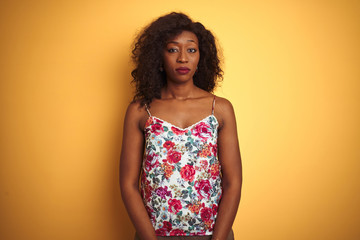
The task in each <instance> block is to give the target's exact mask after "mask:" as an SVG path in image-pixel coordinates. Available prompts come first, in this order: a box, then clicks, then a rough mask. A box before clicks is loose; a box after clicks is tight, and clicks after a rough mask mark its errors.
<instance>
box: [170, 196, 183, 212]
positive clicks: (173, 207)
mask: <svg viewBox="0 0 360 240" xmlns="http://www.w3.org/2000/svg"><path fill="white" fill-rule="evenodd" d="M168 204H169V212H172V213H175V214H177V213H178V212H179V211H180V209H182V206H181V202H180V201H179V200H177V199H169V201H168Z"/></svg>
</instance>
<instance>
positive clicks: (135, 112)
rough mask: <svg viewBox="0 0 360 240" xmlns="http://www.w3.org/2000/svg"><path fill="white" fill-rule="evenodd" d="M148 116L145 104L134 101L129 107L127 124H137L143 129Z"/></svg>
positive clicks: (126, 116) (126, 118) (126, 117)
mask: <svg viewBox="0 0 360 240" xmlns="http://www.w3.org/2000/svg"><path fill="white" fill-rule="evenodd" d="M147 117H148V114H147V111H146V108H145V106H141V104H140V102H139V101H134V102H131V103H130V104H129V106H128V107H127V110H126V115H125V124H128V125H129V124H136V125H137V126H138V127H139V128H140V129H143V125H145V122H146V119H147Z"/></svg>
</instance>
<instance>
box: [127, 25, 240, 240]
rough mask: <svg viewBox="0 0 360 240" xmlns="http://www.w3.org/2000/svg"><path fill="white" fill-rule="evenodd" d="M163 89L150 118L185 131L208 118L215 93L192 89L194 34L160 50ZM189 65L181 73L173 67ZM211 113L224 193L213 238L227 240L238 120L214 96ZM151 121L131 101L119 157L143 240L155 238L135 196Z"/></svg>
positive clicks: (234, 194)
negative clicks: (215, 125) (216, 127)
mask: <svg viewBox="0 0 360 240" xmlns="http://www.w3.org/2000/svg"><path fill="white" fill-rule="evenodd" d="M163 56H164V70H165V72H166V75H167V85H166V87H164V88H163V89H162V91H161V99H153V101H152V103H151V108H150V111H151V114H152V115H154V116H156V117H158V118H161V119H163V120H165V121H167V122H170V123H172V124H173V125H175V126H177V127H180V128H186V127H188V126H191V125H192V124H194V123H196V122H198V121H200V120H202V119H204V118H205V117H207V116H209V115H210V114H211V108H212V101H213V97H214V95H212V94H211V93H208V92H206V91H204V90H202V89H200V88H198V87H196V86H195V85H194V82H193V75H194V74H195V72H196V66H197V64H198V62H199V58H200V54H199V48H198V39H197V37H196V35H195V34H194V33H192V32H188V31H183V32H182V33H181V34H180V35H178V36H176V37H174V38H173V39H170V40H169V41H168V43H167V46H166V47H165V49H164V52H163ZM179 67H187V68H188V69H189V70H190V71H189V72H188V73H186V74H180V73H179V72H178V71H176V69H178V68H179ZM214 115H215V117H216V118H217V120H218V122H219V132H218V156H219V160H220V163H221V167H222V187H223V195H222V199H221V202H220V204H219V208H218V216H217V220H216V223H215V227H214V232H213V236H212V240H225V239H226V238H227V236H228V234H229V232H230V231H231V227H232V224H233V221H234V219H235V215H236V212H237V208H238V205H239V201H240V195H241V185H242V167H241V158H240V150H239V143H238V137H237V131H236V120H235V114H234V110H233V107H232V105H231V103H230V102H229V101H228V100H226V99H224V98H220V97H216V104H215V109H214ZM148 118H149V116H148V113H147V112H146V110H145V108H144V107H140V104H139V103H138V102H134V103H131V104H130V105H129V107H128V109H127V112H126V116H125V121H124V133H123V145H122V152H121V159H120V185H121V194H122V198H123V201H124V203H125V207H126V209H127V211H128V213H129V216H130V218H131V220H132V222H133V224H134V226H135V228H136V231H137V233H138V235H139V237H140V239H142V240H156V239H157V238H156V235H155V230H154V228H153V226H152V224H151V222H150V219H149V217H148V214H147V212H146V209H145V207H144V204H143V201H142V198H141V195H140V192H139V177H140V172H141V164H142V157H143V152H144V143H145V142H144V132H143V131H144V126H145V123H146V121H147V119H148Z"/></svg>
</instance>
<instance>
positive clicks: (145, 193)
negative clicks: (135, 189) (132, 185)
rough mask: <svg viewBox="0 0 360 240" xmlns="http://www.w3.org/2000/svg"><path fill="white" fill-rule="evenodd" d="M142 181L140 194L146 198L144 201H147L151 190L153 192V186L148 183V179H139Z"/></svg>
mask: <svg viewBox="0 0 360 240" xmlns="http://www.w3.org/2000/svg"><path fill="white" fill-rule="evenodd" d="M141 182H142V188H141V189H142V191H141V194H142V197H143V198H144V199H145V200H146V201H149V200H150V198H151V195H152V192H153V188H152V186H151V185H150V181H149V180H146V181H145V180H141Z"/></svg>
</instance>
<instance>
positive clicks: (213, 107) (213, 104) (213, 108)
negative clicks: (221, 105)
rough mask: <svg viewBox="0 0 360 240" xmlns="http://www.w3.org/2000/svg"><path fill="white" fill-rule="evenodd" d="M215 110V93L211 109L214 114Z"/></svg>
mask: <svg viewBox="0 0 360 240" xmlns="http://www.w3.org/2000/svg"><path fill="white" fill-rule="evenodd" d="M214 110H215V95H214V100H213V103H212V109H211V114H212V115H214Z"/></svg>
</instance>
